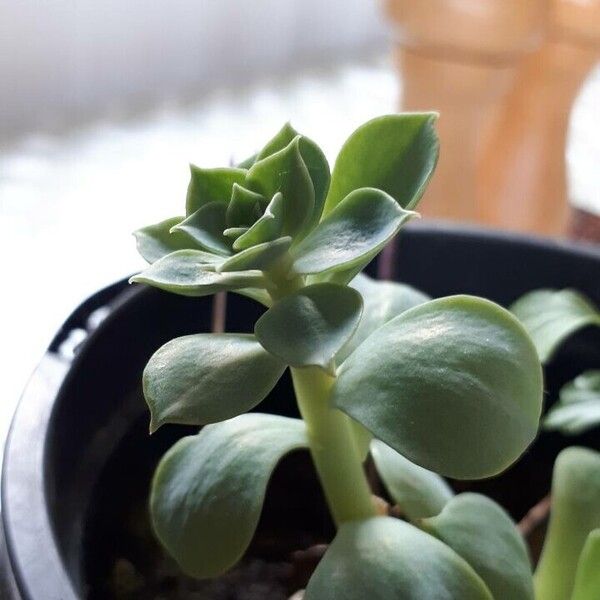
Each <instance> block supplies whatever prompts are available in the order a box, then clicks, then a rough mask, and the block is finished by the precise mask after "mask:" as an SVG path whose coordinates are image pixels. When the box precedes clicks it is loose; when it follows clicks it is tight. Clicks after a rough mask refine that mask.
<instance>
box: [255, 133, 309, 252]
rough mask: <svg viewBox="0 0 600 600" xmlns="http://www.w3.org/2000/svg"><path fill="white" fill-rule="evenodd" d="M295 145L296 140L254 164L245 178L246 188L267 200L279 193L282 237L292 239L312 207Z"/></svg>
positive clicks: (306, 220)
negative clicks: (287, 236) (288, 236)
mask: <svg viewBox="0 0 600 600" xmlns="http://www.w3.org/2000/svg"><path fill="white" fill-rule="evenodd" d="M299 143H300V138H299V137H297V138H294V140H293V141H292V142H290V143H289V144H288V145H287V146H286V147H285V148H284V149H283V150H279V151H278V152H276V153H275V154H272V155H271V156H267V157H266V158H263V159H262V160H259V161H257V162H255V163H254V164H253V165H252V167H251V168H250V170H249V171H248V175H247V178H246V185H247V186H248V187H250V188H251V189H253V190H254V191H256V192H258V193H260V194H262V195H263V196H265V197H267V198H271V197H273V196H274V195H275V194H276V193H277V192H281V194H282V196H283V198H282V201H281V207H282V213H283V231H282V233H283V235H290V236H292V237H294V236H296V234H298V233H301V232H302V231H303V230H304V229H305V227H306V226H307V224H308V222H309V221H310V218H311V216H312V213H313V210H314V206H315V193H314V190H313V185H312V181H311V179H310V175H309V173H308V169H307V168H306V165H305V164H304V160H303V159H302V155H301V154H300V147H299ZM261 241H262V240H261Z"/></svg>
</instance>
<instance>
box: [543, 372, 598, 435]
mask: <svg viewBox="0 0 600 600" xmlns="http://www.w3.org/2000/svg"><path fill="white" fill-rule="evenodd" d="M598 425H600V370H598V369H596V370H591V371H586V372H585V373H582V374H581V375H579V376H578V377H576V378H575V379H574V380H573V381H571V382H569V383H567V384H566V385H565V386H563V387H562V389H561V390H560V400H559V402H557V403H556V404H555V405H554V406H553V407H552V408H551V409H550V410H549V411H548V413H547V414H546V417H545V418H544V428H545V429H550V430H558V431H561V432H562V433H564V434H565V435H578V434H580V433H583V432H584V431H587V430H588V429H591V428H592V427H596V426H598Z"/></svg>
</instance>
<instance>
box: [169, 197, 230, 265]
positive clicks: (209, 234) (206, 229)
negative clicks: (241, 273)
mask: <svg viewBox="0 0 600 600" xmlns="http://www.w3.org/2000/svg"><path fill="white" fill-rule="evenodd" d="M226 212H227V205H226V204H224V203H223V202H210V203H208V204H205V205H204V206H202V207H201V208H199V209H198V210H197V211H196V212H195V213H193V214H191V215H190V216H189V217H188V218H187V219H185V221H181V223H178V224H177V225H175V227H173V232H174V233H176V232H183V233H186V234H187V235H188V236H190V237H191V238H192V239H193V240H195V241H196V242H197V243H198V244H200V246H202V247H203V248H205V249H206V250H208V251H209V252H216V253H217V254H222V255H228V254H231V242H230V241H229V240H228V239H227V237H226V236H225V235H224V234H223V231H224V230H225V229H226V225H225V213H226Z"/></svg>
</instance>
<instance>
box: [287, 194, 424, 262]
mask: <svg viewBox="0 0 600 600" xmlns="http://www.w3.org/2000/svg"><path fill="white" fill-rule="evenodd" d="M414 216H416V213H414V212H410V211H406V210H403V209H402V208H401V207H400V206H399V205H398V204H397V203H396V202H395V201H394V199H393V198H392V197H391V196H389V195H388V194H386V193H385V192H382V191H381V190H376V189H373V188H363V189H360V190H356V191H354V192H352V193H351V194H349V195H348V196H347V197H346V198H344V200H343V201H342V202H341V203H340V204H339V205H338V206H337V207H336V208H335V210H333V211H332V212H331V213H330V214H329V215H328V216H327V217H325V218H324V219H323V220H322V221H321V222H320V223H319V224H318V225H317V226H316V227H315V228H314V229H313V230H312V231H311V232H310V233H309V234H308V235H307V236H306V238H304V240H302V242H300V243H299V244H298V246H296V248H295V249H294V250H293V256H294V265H293V266H294V269H295V270H296V271H297V272H298V273H321V272H323V271H329V270H331V269H336V270H338V269H343V270H348V269H349V268H351V267H357V268H358V270H360V269H361V268H362V267H363V266H364V265H366V264H367V263H368V262H369V261H370V260H371V259H372V258H373V257H374V256H375V255H376V254H377V253H378V252H379V251H380V250H381V249H382V248H383V247H384V246H385V245H386V243H387V242H388V241H389V240H390V239H391V238H392V237H393V236H394V235H396V233H397V232H398V230H399V229H400V227H401V226H402V225H403V224H404V223H405V222H406V221H408V220H409V219H411V218H412V217H414Z"/></svg>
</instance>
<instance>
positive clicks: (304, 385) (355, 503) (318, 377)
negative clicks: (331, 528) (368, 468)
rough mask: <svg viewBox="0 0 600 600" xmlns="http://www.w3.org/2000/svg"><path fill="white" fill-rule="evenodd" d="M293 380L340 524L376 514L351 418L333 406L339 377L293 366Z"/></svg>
mask: <svg viewBox="0 0 600 600" xmlns="http://www.w3.org/2000/svg"><path fill="white" fill-rule="evenodd" d="M292 379H293V381H294V389H295V390H296V397H297V400H298V407H299V408H300V413H301V415H302V418H303V419H304V422H305V423H306V427H307V429H308V438H309V443H310V451H311V454H312V457H313V461H314V463H315V466H316V469H317V473H318V475H319V478H320V480H321V484H322V486H323V490H324V492H325V497H326V499H327V503H328V504H329V508H330V510H331V513H332V515H333V518H334V520H335V522H336V524H337V525H338V526H339V525H341V524H342V523H344V522H346V521H354V520H359V519H366V518H369V517H373V516H375V514H376V511H375V506H374V504H373V502H372V500H371V490H370V489H369V484H368V483H367V478H366V476H365V472H364V470H363V467H362V463H361V460H360V456H359V453H358V450H357V447H356V444H355V441H354V438H353V435H352V431H351V428H350V422H349V418H348V417H347V416H346V415H345V414H344V413H342V412H340V411H339V410H337V409H335V408H331V407H330V406H329V395H330V391H331V387H332V385H333V383H334V382H335V378H334V377H331V376H329V375H327V374H326V373H325V372H324V371H322V370H321V369H318V368H316V367H307V368H302V369H292Z"/></svg>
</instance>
